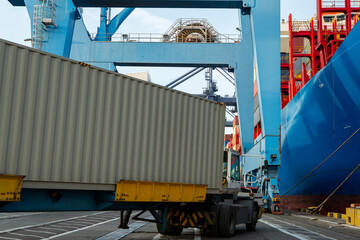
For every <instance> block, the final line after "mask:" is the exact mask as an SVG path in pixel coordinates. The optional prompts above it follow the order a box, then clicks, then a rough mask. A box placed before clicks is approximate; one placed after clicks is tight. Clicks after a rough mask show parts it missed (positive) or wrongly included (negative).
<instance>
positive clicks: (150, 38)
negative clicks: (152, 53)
mask: <svg viewBox="0 0 360 240" xmlns="http://www.w3.org/2000/svg"><path fill="white" fill-rule="evenodd" d="M96 36H97V37H98V38H101V39H107V41H106V42H150V43H152V42H157V43H159V42H163V43H165V42H169V43H174V42H176V39H173V38H170V36H169V35H167V34H161V33H128V34H122V33H115V34H99V35H97V34H96V33H93V34H90V38H91V39H92V40H94V39H95V37H96ZM238 42H240V35H238V34H217V35H216V37H215V38H214V41H211V42H210V43H238ZM202 43H206V42H202Z"/></svg>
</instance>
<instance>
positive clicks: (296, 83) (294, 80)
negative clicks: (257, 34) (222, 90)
mask: <svg viewBox="0 0 360 240" xmlns="http://www.w3.org/2000/svg"><path fill="white" fill-rule="evenodd" d="M335 2H336V4H337V5H336V4H335ZM335 2H334V1H321V0H318V1H317V15H316V16H317V17H316V20H314V19H312V20H310V21H307V22H306V21H292V16H291V15H290V16H289V22H288V25H289V58H288V59H289V61H288V62H287V60H286V54H284V53H283V57H284V56H285V59H284V58H282V66H281V67H282V73H283V74H284V75H285V76H284V78H283V79H282V83H281V87H282V95H283V96H282V107H283V109H282V113H281V116H282V123H281V125H282V126H281V135H282V137H281V146H282V147H281V150H282V152H281V159H282V161H281V168H280V170H279V179H280V194H281V195H284V194H286V196H283V197H282V201H281V202H282V206H283V207H284V208H289V209H298V208H308V207H313V206H319V204H321V203H322V202H323V201H324V200H325V199H326V198H328V197H329V196H330V195H331V194H332V193H333V194H334V195H332V196H331V197H330V198H329V200H328V201H327V202H326V203H325V204H324V205H323V208H322V211H321V213H327V212H329V211H332V212H342V213H344V212H345V210H346V207H348V206H350V204H351V203H356V202H360V187H359V182H360V170H358V171H356V167H357V165H359V163H360V132H358V131H359V128H360V98H359V96H360V65H359V64H356V63H359V60H358V59H359V56H360V25H359V24H357V21H358V19H359V15H358V14H359V12H360V8H359V1H350V0H346V1H335ZM339 2H341V4H340V3H339ZM287 76H289V77H287ZM322 162H323V164H321V163H322ZM352 171H355V172H354V173H353V174H351V172H352ZM346 179H347V180H346ZM342 183H343V185H341V184H342ZM338 187H339V188H338ZM337 188H338V190H336V189H337ZM335 190H336V191H335Z"/></svg>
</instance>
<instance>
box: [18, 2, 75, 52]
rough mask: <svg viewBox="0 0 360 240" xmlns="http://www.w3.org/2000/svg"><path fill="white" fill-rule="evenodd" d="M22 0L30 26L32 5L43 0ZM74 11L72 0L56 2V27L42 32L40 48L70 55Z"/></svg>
mask: <svg viewBox="0 0 360 240" xmlns="http://www.w3.org/2000/svg"><path fill="white" fill-rule="evenodd" d="M24 2H25V5H26V8H27V10H28V13H29V17H30V20H31V28H32V24H33V16H34V14H33V10H34V5H42V4H43V1H38V0H35V1H34V0H24ZM76 13H77V10H76V7H75V6H74V4H73V1H72V0H63V1H57V2H56V7H55V19H54V22H55V24H56V28H54V27H52V26H51V27H48V28H46V31H44V32H43V34H44V41H43V43H42V49H41V50H43V51H46V52H50V53H53V54H56V55H60V56H64V57H69V56H70V49H71V43H72V37H73V32H74V24H75V18H76V15H77V14H76Z"/></svg>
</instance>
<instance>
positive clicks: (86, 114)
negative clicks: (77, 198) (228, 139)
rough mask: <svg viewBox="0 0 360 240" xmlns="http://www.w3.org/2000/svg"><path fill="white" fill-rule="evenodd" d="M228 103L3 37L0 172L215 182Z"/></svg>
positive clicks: (76, 179) (48, 177)
mask: <svg viewBox="0 0 360 240" xmlns="http://www.w3.org/2000/svg"><path fill="white" fill-rule="evenodd" d="M224 121H225V106H224V105H221V104H218V103H215V102H211V101H208V100H205V99H201V98H198V97H195V96H192V95H190V94H186V93H183V92H179V91H175V90H170V89H167V88H164V87H162V86H159V85H156V84H152V83H148V82H144V81H141V80H137V79H135V78H130V77H127V76H124V75H121V74H116V73H113V72H109V71H106V70H102V69H99V68H95V67H86V66H81V65H80V64H79V63H78V62H76V61H72V60H69V59H65V58H61V57H58V56H55V55H51V54H47V53H44V52H41V51H38V50H34V49H31V48H28V47H24V46H21V45H17V44H13V43H10V42H7V41H5V40H1V39H0V173H5V174H17V175H26V178H25V181H41V182H58V183H59V182H60V183H61V182H62V183H91V184H115V183H116V182H117V181H118V180H145V181H163V182H180V183H195V184H208V187H209V188H215V189H219V188H220V187H221V177H222V170H221V169H222V151H223V138H224Z"/></svg>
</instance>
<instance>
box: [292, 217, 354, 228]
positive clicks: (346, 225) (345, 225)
mask: <svg viewBox="0 0 360 240" xmlns="http://www.w3.org/2000/svg"><path fill="white" fill-rule="evenodd" d="M293 216H295V217H302V218H308V219H310V220H316V221H320V222H326V223H331V224H335V225H336V224H337V225H341V226H344V227H349V228H355V229H360V227H356V226H352V225H348V224H346V223H338V222H332V221H329V220H324V219H319V218H315V217H309V216H303V215H293Z"/></svg>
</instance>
